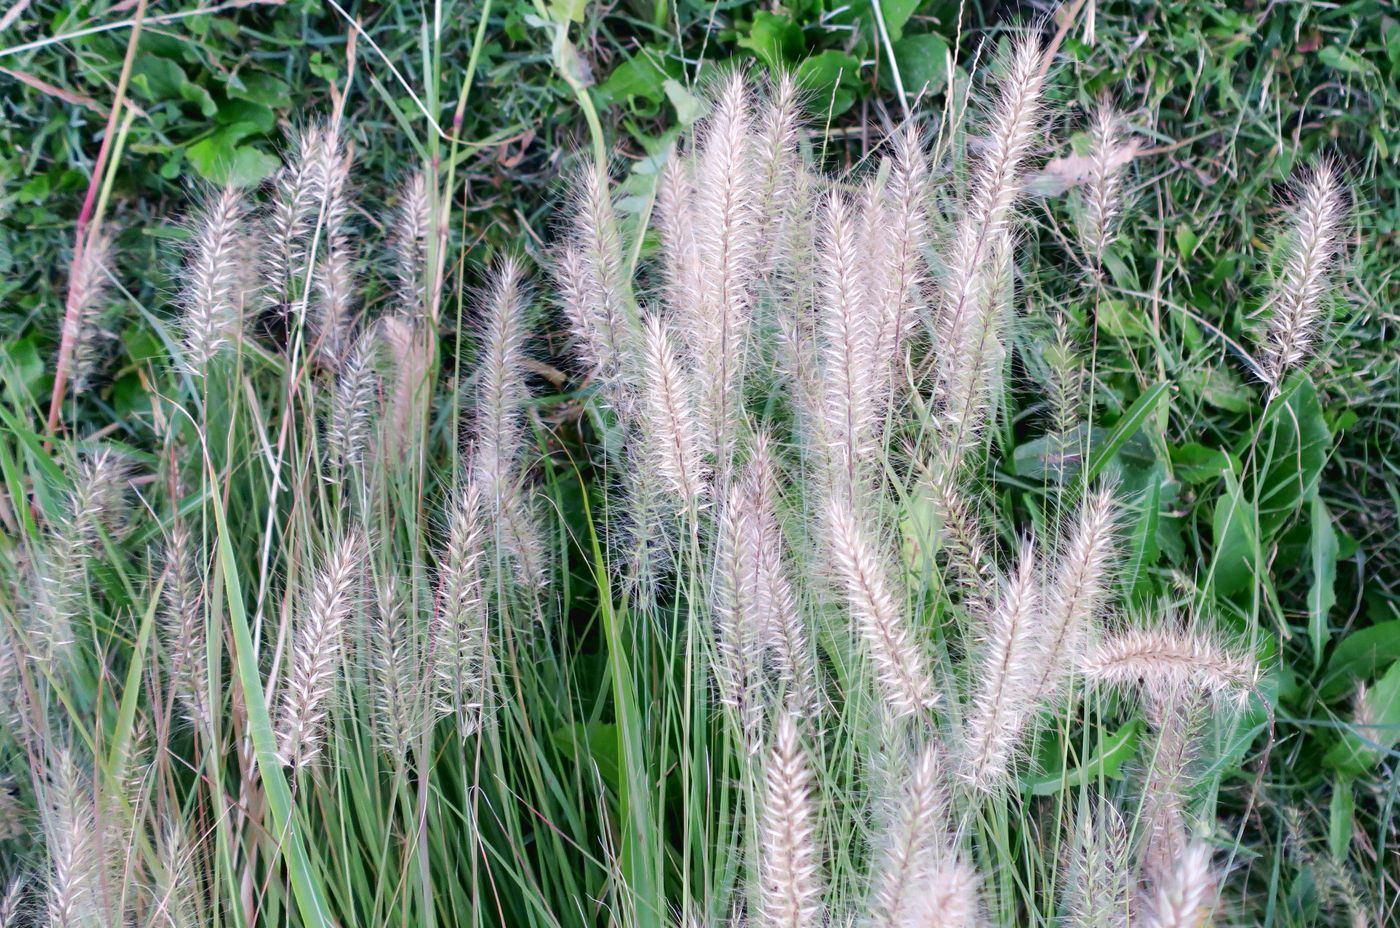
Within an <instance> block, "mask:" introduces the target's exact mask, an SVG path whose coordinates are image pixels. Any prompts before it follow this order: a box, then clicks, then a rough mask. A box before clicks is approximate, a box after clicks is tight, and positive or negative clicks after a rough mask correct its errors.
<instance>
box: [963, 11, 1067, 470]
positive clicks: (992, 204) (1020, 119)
mask: <svg viewBox="0 0 1400 928" xmlns="http://www.w3.org/2000/svg"><path fill="white" fill-rule="evenodd" d="M1043 63H1044V53H1043V52H1042V50H1041V48H1040V45H1039V43H1038V41H1037V40H1036V39H1034V38H1025V39H1022V40H1020V41H1019V42H1018V43H1017V45H1016V46H1015V48H1014V49H1013V51H1012V53H1011V56H1010V59H1009V60H1008V62H1007V69H1006V73H1005V75H1003V77H1002V78H1001V79H1000V81H999V82H998V83H999V94H998V98H997V101H996V104H995V106H994V107H993V110H992V113H991V118H990V124H989V126H988V137H987V144H986V148H985V150H984V152H983V153H982V154H981V156H980V157H979V158H978V160H977V162H976V164H975V166H974V168H973V172H972V178H971V187H970V191H969V194H968V198H967V202H966V203H964V204H963V217H962V219H961V220H960V221H959V223H958V225H957V228H956V229H955V231H954V233H953V238H952V242H951V244H950V246H949V250H948V253H947V254H946V255H945V256H944V259H943V264H944V271H945V278H944V280H943V282H942V288H941V289H942V294H941V300H940V305H939V310H938V326H939V335H940V339H941V345H942V350H941V351H940V353H939V357H938V371H937V374H938V376H937V384H938V389H939V391H940V394H941V395H940V397H939V398H940V400H941V402H940V405H941V407H942V408H943V410H944V414H945V417H946V420H947V428H948V431H949V434H950V435H951V436H952V441H953V443H954V444H955V446H956V447H957V451H956V453H958V454H961V453H962V449H964V448H966V447H967V446H970V445H971V444H972V443H973V442H975V441H976V440H977V437H978V435H979V433H980V430H981V425H982V420H983V418H984V414H985V409H986V406H987V396H986V393H987V390H988V389H989V385H990V381H991V377H990V372H993V371H995V370H996V369H997V367H998V366H999V358H1000V354H999V345H998V343H997V338H996V329H997V327H998V321H997V316H998V315H999V314H1000V312H1001V309H1002V305H1001V304H1002V303H1003V302H1004V296H1003V295H1002V291H1004V290H1006V289H1008V288H1009V281H1008V280H1007V278H1008V277H1009V273H1008V267H1009V261H1010V253H1011V250H1012V248H1011V221H1012V217H1013V215H1014V212H1015V205H1016V201H1017V199H1018V197H1019V196H1020V193H1021V186H1022V174H1023V170H1022V166H1023V164H1024V162H1025V160H1026V158H1027V156H1028V155H1029V154H1030V150H1031V145H1032V142H1033V141H1034V138H1035V135H1036V131H1037V128H1038V127H1039V124H1040V114H1041V93H1042V90H1043V78H1042V77H1041V73H1042V65H1043Z"/></svg>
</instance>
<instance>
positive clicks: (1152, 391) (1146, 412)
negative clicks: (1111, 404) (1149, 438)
mask: <svg viewBox="0 0 1400 928" xmlns="http://www.w3.org/2000/svg"><path fill="white" fill-rule="evenodd" d="M1166 394H1167V385H1166V384H1165V383H1159V384H1155V385H1154V386H1152V387H1150V388H1149V389H1148V390H1147V392H1146V393H1144V394H1142V396H1139V397H1138V398H1137V400H1136V401H1135V402H1134V403H1133V405H1132V406H1130V407H1128V411H1127V412H1125V413H1123V415H1122V416H1121V417H1119V419H1118V421H1117V422H1116V423H1115V424H1114V426H1113V431H1111V432H1110V433H1109V435H1108V438H1107V439H1106V440H1105V441H1104V443H1103V444H1102V445H1096V446H1095V448H1094V450H1093V452H1091V453H1090V455H1089V466H1088V468H1087V469H1086V470H1085V471H1084V480H1085V481H1086V482H1092V481H1093V479H1094V478H1095V477H1097V476H1098V475H1099V474H1100V473H1102V472H1103V469H1104V468H1105V467H1107V466H1108V462H1109V461H1111V460H1112V459H1113V456H1114V455H1115V454H1117V453H1118V449H1120V448H1122V447H1123V445H1124V444H1125V443H1126V442H1127V441H1128V439H1130V438H1132V437H1133V435H1134V434H1136V433H1137V430H1138V429H1140V428H1142V424H1143V423H1144V422H1146V421H1147V417H1148V416H1150V415H1152V412H1153V411H1154V410H1155V409H1156V408H1157V404H1158V403H1159V402H1160V401H1161V399H1162V397H1164V396H1166Z"/></svg>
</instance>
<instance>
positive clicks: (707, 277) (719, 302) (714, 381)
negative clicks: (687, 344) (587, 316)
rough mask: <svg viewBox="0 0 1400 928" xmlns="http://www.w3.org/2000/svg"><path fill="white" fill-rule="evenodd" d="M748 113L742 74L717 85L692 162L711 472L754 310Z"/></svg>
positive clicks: (739, 384) (736, 391)
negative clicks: (695, 157) (711, 107)
mask: <svg viewBox="0 0 1400 928" xmlns="http://www.w3.org/2000/svg"><path fill="white" fill-rule="evenodd" d="M751 124H752V114H751V112H750V106H749V93H748V90H747V88H746V87H745V85H744V78H743V75H741V74H738V73H735V74H733V75H730V77H728V78H727V79H726V80H725V81H724V82H723V84H722V86H721V87H720V88H719V91H718V93H717V95H716V99H715V104H714V110H713V112H712V113H711V114H710V116H709V117H708V119H706V121H705V124H704V126H703V128H702V130H701V133H700V136H701V144H700V151H699V156H698V159H697V162H696V165H695V241H696V251H697V254H698V256H699V258H700V270H701V276H700V281H699V283H700V293H699V300H698V301H696V308H697V309H698V310H699V312H698V315H697V316H695V318H694V320H693V322H692V321H691V320H690V319H687V321H686V325H687V326H688V327H689V331H690V333H691V334H692V335H693V336H694V338H695V347H696V356H697V360H698V361H699V379H700V384H701V389H702V394H703V399H702V402H701V404H700V411H701V414H702V415H703V416H704V419H705V421H706V422H707V424H708V429H707V431H708V434H709V444H710V451H711V453H713V455H714V457H715V462H716V472H717V473H719V474H721V475H723V474H725V473H726V471H727V470H728V466H729V457H730V455H731V453H732V451H733V443H734V435H735V430H736V428H737V423H738V419H739V413H740V405H741V403H742V400H743V364H744V355H745V351H746V342H747V339H748V330H749V321H750V315H751V312H752V308H753V307H752V298H753V295H752V292H751V290H752V283H753V278H754V267H753V256H754V252H755V249H756V248H757V245H758V243H757V241H756V230H757V224H756V217H755V212H756V204H755V202H754V191H755V190H757V189H758V182H757V181H756V179H755V177H754V157H753V147H752V127H751Z"/></svg>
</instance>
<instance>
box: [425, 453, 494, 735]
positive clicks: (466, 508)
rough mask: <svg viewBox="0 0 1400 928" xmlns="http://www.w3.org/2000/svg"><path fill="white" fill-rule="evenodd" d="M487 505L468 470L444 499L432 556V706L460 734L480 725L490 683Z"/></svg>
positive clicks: (477, 484)
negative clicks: (440, 542)
mask: <svg viewBox="0 0 1400 928" xmlns="http://www.w3.org/2000/svg"><path fill="white" fill-rule="evenodd" d="M487 506H488V504H487V502H486V500H485V499H484V498H483V496H482V489H481V485H480V484H479V483H478V482H477V481H476V480H473V479H471V477H470V475H468V477H467V479H466V480H465V481H464V482H463V483H462V484H461V486H460V487H458V489H457V491H456V492H455V493H454V494H453V498H452V502H451V503H450V504H449V508H448V514H447V541H446V544H445V545H444V547H443V549H442V551H441V552H440V554H439V556H438V574H437V582H438V595H437V611H436V613H435V614H434V616H433V626H432V665H433V668H434V677H435V680H434V688H433V692H434V702H433V711H434V712H436V713H437V714H438V715H439V716H452V717H454V718H456V720H457V725H458V728H459V730H460V731H461V732H462V734H463V735H467V734H471V733H472V732H474V731H476V730H477V729H478V728H479V727H480V725H481V718H482V712H483V709H484V707H485V706H486V701H487V688H488V687H489V685H490V672H489V667H490V665H489V660H490V654H491V650H490V648H491V643H490V640H489V639H488V637H487V634H488V631H487V612H486V605H487V604H486V589H485V579H484V570H485V567H486V564H485V561H486V542H487V538H488V534H489V533H488V526H487V520H488V519H489V518H490V512H489V510H488V508H487Z"/></svg>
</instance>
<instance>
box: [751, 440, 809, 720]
mask: <svg viewBox="0 0 1400 928" xmlns="http://www.w3.org/2000/svg"><path fill="white" fill-rule="evenodd" d="M770 444H771V443H770V440H769V438H768V435H767V434H766V433H764V432H760V433H758V435H756V436H755V437H754V440H753V445H752V448H751V449H750V452H749V462H748V465H747V466H746V467H745V469H744V478H743V479H744V486H745V492H746V494H747V497H748V502H747V503H746V505H747V507H748V510H749V512H750V514H751V515H750V518H751V519H752V521H753V526H754V530H753V532H752V534H751V536H750V537H751V543H752V544H753V545H755V546H756V550H755V552H754V555H753V557H754V560H755V569H756V573H755V575H754V598H755V609H756V611H757V622H758V628H759V634H760V636H761V638H762V640H763V643H764V646H765V648H766V650H767V652H768V654H769V656H770V661H771V663H772V665H773V670H774V672H775V674H776V677H777V682H778V684H779V685H780V686H781V687H782V691H783V696H784V698H785V699H786V701H787V704H788V706H789V707H790V708H791V709H792V710H793V711H794V712H797V713H798V714H799V715H801V714H804V713H808V712H812V711H815V710H816V709H817V707H818V706H819V701H820V696H821V693H820V690H819V685H818V682H817V671H816V665H815V661H814V659H813V655H812V645H811V636H810V635H809V634H808V631H807V627H806V622H805V621H804V619H803V616H802V612H801V610H800V609H799V608H798V604H797V597H796V594H795V593H794V592H793V587H792V582H791V580H790V579H789V576H788V570H787V565H786V563H785V558H784V556H783V530H782V526H781V524H780V523H779V521H778V498H779V495H780V494H779V490H778V483H777V479H776V477H775V465H774V462H773V454H772V450H771V447H770Z"/></svg>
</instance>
